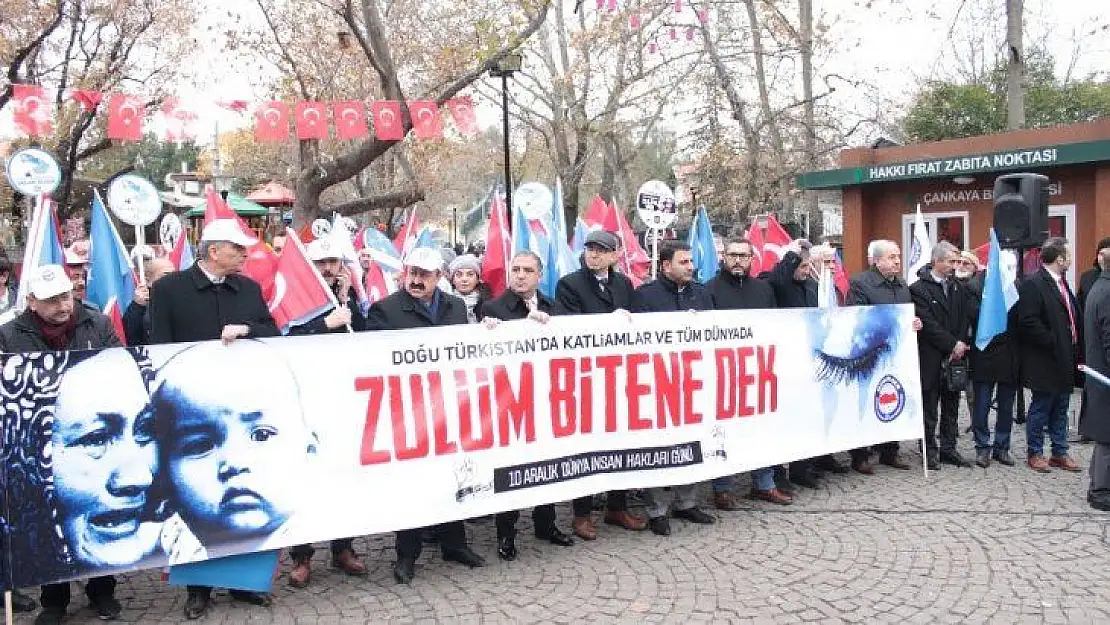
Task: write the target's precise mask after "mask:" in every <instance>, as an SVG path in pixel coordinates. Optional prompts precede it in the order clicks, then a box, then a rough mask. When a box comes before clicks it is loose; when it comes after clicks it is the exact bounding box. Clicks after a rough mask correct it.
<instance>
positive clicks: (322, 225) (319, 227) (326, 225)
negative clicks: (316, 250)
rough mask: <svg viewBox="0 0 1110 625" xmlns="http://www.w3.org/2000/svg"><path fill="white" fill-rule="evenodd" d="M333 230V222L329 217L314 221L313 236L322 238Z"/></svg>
mask: <svg viewBox="0 0 1110 625" xmlns="http://www.w3.org/2000/svg"><path fill="white" fill-rule="evenodd" d="M330 232H331V222H330V221H328V220H327V219H317V220H315V221H313V222H312V236H314V237H316V238H317V239H322V238H324V237H326V236H328V234H329V233H330Z"/></svg>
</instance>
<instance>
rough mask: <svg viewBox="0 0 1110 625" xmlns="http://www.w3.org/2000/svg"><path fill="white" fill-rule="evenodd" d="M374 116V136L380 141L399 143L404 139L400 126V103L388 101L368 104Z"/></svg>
mask: <svg viewBox="0 0 1110 625" xmlns="http://www.w3.org/2000/svg"><path fill="white" fill-rule="evenodd" d="M370 114H371V115H373V116H374V135H375V136H376V137H377V138H379V139H381V140H382V141H400V140H401V139H404V138H405V129H404V126H403V125H402V124H401V103H400V102H394V101H390V100H383V101H379V102H371V103H370Z"/></svg>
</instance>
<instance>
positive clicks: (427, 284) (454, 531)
mask: <svg viewBox="0 0 1110 625" xmlns="http://www.w3.org/2000/svg"><path fill="white" fill-rule="evenodd" d="M404 265H405V267H404V272H403V273H402V274H401V287H402V288H401V290H399V291H397V292H396V293H393V294H392V295H390V296H389V297H387V298H385V299H383V300H381V301H379V302H377V303H375V304H374V305H373V306H371V307H370V316H369V320H368V322H367V325H368V327H369V329H371V330H407V329H411V328H431V327H436V326H450V325H464V324H466V323H467V319H466V304H465V303H464V302H463V301H462V300H461V299H459V298H458V297H455V296H454V295H451V294H449V293H445V292H443V291H442V290H441V289H440V288H439V287H438V286H437V285H438V284H439V281H440V279H441V278H442V277H443V257H442V256H440V255H439V252H437V251H436V250H433V249H430V248H425V247H418V248H416V249H414V250H412V251H411V252H409V254H408V256H406V257H405V261H404ZM430 529H431V530H432V531H433V532H434V533H435V534H436V538H437V539H438V542H439V547H440V551H441V553H442V554H443V559H444V560H448V561H450V562H458V563H459V564H464V565H466V566H469V567H471V568H474V567H478V566H485V564H486V562H485V560H483V559H482V557H481V556H479V555H478V554H476V553H474V551H472V550H471V549H470V547H469V546H468V545H467V544H466V527H465V526H464V525H463V522H462V521H451V522H449V523H440V524H439V525H436V526H435V527H433V528H430ZM423 532H424V528H419V527H418V528H411V529H406V530H401V531H399V532H397V538H396V542H395V547H396V550H397V563H396V564H395V565H394V566H393V578H394V579H395V580H397V583H399V584H408V583H411V582H412V578H413V577H414V576H415V574H416V559H417V558H419V557H420V552H421V551H422V549H423V546H424V545H423V541H422V539H421V536H422V534H423Z"/></svg>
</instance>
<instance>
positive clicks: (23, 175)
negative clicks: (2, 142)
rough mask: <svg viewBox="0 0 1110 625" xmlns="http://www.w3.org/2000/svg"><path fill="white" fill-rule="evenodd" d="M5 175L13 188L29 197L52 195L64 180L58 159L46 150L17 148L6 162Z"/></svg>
mask: <svg viewBox="0 0 1110 625" xmlns="http://www.w3.org/2000/svg"><path fill="white" fill-rule="evenodd" d="M4 175H6V176H7V178H8V183H9V184H11V185H12V188H13V189H15V190H16V191H18V192H19V193H22V194H23V195H26V196H28V197H37V196H40V195H50V194H51V193H53V192H54V190H55V189H57V188H58V185H59V184H61V182H62V169H61V168H60V167H58V161H57V160H55V159H54V157H53V156H51V155H50V153H49V152H47V151H46V150H42V149H39V148H23V149H22V150H17V151H16V152H15V154H12V155H11V157H9V158H8V162H7V163H5V164H4Z"/></svg>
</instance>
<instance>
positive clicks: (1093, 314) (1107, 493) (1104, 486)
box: [1079, 244, 1110, 512]
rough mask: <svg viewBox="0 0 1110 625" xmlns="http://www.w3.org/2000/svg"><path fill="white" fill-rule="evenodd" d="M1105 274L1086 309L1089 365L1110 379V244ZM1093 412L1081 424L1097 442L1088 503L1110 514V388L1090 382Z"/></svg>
mask: <svg viewBox="0 0 1110 625" xmlns="http://www.w3.org/2000/svg"><path fill="white" fill-rule="evenodd" d="M1098 259H1099V265H1100V267H1101V268H1102V274H1101V275H1100V276H1099V279H1098V280H1096V281H1095V284H1094V286H1092V287H1091V288H1090V291H1089V292H1088V294H1087V299H1086V303H1087V307H1086V308H1085V309H1084V310H1083V323H1084V326H1083V327H1084V333H1083V334H1084V339H1085V341H1086V343H1087V344H1086V358H1085V361H1086V365H1087V366H1088V367H1090V368H1091V369H1094V370H1095V371H1097V372H1098V373H1101V374H1102V375H1103V376H1110V245H1107V246H1106V247H1101V244H1100V247H1099V251H1098ZM1085 388H1086V389H1087V393H1086V396H1085V399H1086V400H1089V401H1090V406H1091V409H1090V413H1089V414H1088V415H1087V419H1086V421H1083V422H1082V423H1080V425H1079V428H1080V431H1081V432H1082V434H1083V435H1084V436H1086V437H1088V438H1090V439H1092V440H1093V441H1094V443H1095V446H1094V450H1093V451H1092V453H1091V468H1090V474H1091V481H1090V486H1089V487H1088V489H1087V503H1088V504H1090V506H1091V507H1092V508H1094V509H1096V510H1102V511H1104V512H1110V386H1107V385H1106V384H1105V383H1103V382H1101V381H1099V380H1095V379H1088V380H1087V382H1086V385H1085Z"/></svg>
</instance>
